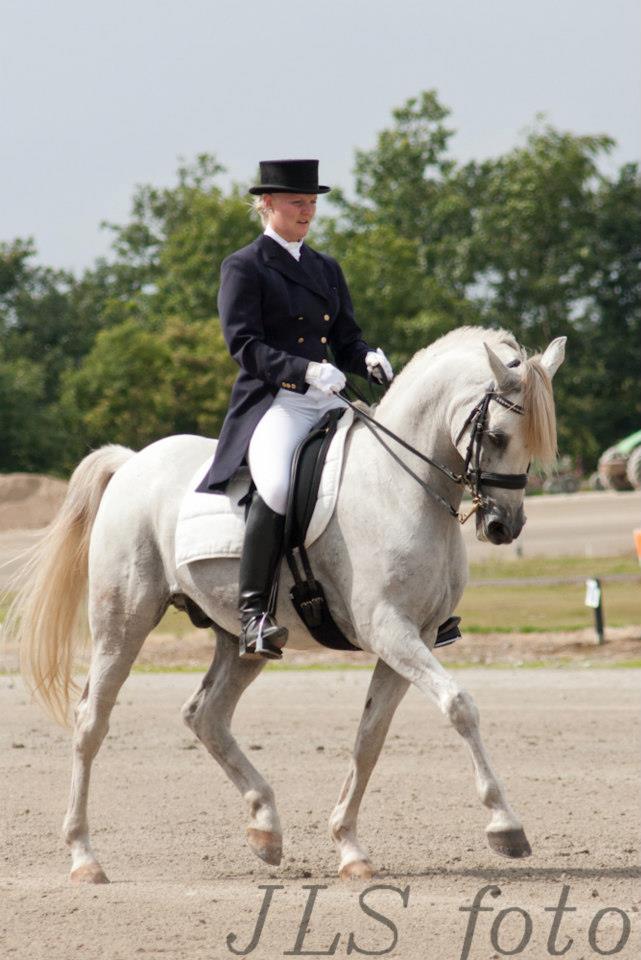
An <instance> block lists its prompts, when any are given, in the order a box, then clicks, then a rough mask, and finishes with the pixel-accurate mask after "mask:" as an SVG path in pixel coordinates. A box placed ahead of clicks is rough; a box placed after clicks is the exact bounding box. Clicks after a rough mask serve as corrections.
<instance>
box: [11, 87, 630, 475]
mask: <svg viewBox="0 0 641 960" xmlns="http://www.w3.org/2000/svg"><path fill="white" fill-rule="evenodd" d="M452 133H453V130H452V128H451V127H450V126H449V112H448V110H447V108H446V107H444V106H443V104H442V103H441V102H440V101H439V98H438V97H437V95H436V93H435V92H434V91H426V92H423V93H421V94H420V95H419V96H417V97H414V98H412V99H410V100H408V101H407V102H406V103H405V104H404V105H402V106H401V107H399V108H398V109H397V110H394V111H393V113H392V116H391V120H390V123H389V125H388V126H387V127H386V128H385V129H384V130H382V131H381V132H380V133H379V134H378V136H377V137H376V140H375V143H374V145H373V146H372V147H371V149H368V150H359V151H357V152H356V155H355V162H354V185H353V193H352V194H351V196H349V197H348V196H347V195H346V194H345V193H343V192H342V191H340V190H334V191H332V193H331V194H330V200H331V203H330V205H329V207H328V210H329V212H328V213H326V214H325V216H324V217H323V218H319V222H318V223H317V226H316V228H315V233H314V238H313V239H312V242H313V244H314V245H315V246H317V247H319V248H320V249H324V250H326V251H327V252H329V253H331V254H332V255H333V256H335V257H336V258H337V259H338V260H339V262H340V263H341V265H342V267H343V269H344V271H345V274H346V276H347V279H348V282H349V284H350V289H351V292H352V297H353V300H354V304H355V308H356V313H357V316H358V318H359V321H360V323H361V326H362V327H363V329H364V331H365V335H366V337H367V339H368V340H369V342H371V343H372V345H373V346H379V345H380V346H382V347H383V348H384V349H385V350H386V352H388V353H389V354H390V355H391V357H392V359H393V360H394V362H395V364H396V366H397V367H398V366H400V365H402V364H403V363H405V362H406V361H407V359H408V358H409V357H410V356H411V355H412V354H413V353H414V352H415V351H416V350H417V349H419V348H420V347H423V346H425V345H426V344H428V343H430V342H431V341H432V340H434V339H435V338H436V337H438V336H440V335H441V334H443V333H445V332H447V331H448V330H449V329H452V328H453V327H455V326H459V325H461V324H464V323H465V324H476V323H483V324H486V325H491V326H501V327H505V328H507V329H508V330H511V331H512V332H513V333H514V334H515V335H516V336H517V338H518V339H519V340H520V341H521V342H522V343H524V344H525V345H527V346H528V348H530V349H532V350H537V349H540V348H542V347H544V346H545V345H546V344H547V343H548V342H549V340H550V339H552V337H554V336H559V335H561V334H564V335H566V336H567V337H568V361H567V364H566V365H565V366H564V367H562V368H561V371H560V372H559V374H558V375H557V383H556V394H557V398H558V412H559V432H560V441H561V449H562V452H564V453H570V454H571V455H572V456H574V457H575V459H577V460H578V461H580V462H581V463H582V464H583V466H584V467H586V468H587V467H589V466H590V465H592V464H593V463H594V461H595V460H596V458H597V456H598V454H599V452H600V451H601V450H602V449H603V448H604V447H606V446H608V445H610V444H611V443H612V442H613V441H614V440H616V439H618V438H619V437H620V436H623V435H625V434H626V433H627V432H631V431H632V430H633V429H636V428H638V426H639V421H640V420H641V400H640V398H639V390H638V376H639V369H641V304H640V300H641V296H640V293H641V291H640V273H639V265H640V262H641V231H640V229H639V227H640V226H641V225H640V223H639V220H640V219H641V181H640V178H639V171H638V167H637V166H636V165H633V164H628V165H626V166H624V167H622V168H621V169H620V170H619V171H618V172H617V173H616V174H615V175H613V176H607V175H606V174H604V173H603V167H604V164H603V160H604V158H605V157H606V155H607V154H608V152H609V151H610V150H611V148H612V146H613V144H612V141H611V140H610V139H609V138H608V137H605V136H577V135H574V134H570V133H567V132H563V131H559V130H556V129H554V128H553V127H551V126H549V125H547V124H546V123H545V122H544V121H543V120H541V119H539V120H537V122H536V123H535V125H534V127H533V128H532V130H531V131H530V132H529V134H528V135H527V136H526V137H525V138H524V140H523V142H522V143H520V144H519V145H518V146H516V147H515V148H514V149H512V150H510V151H509V152H507V153H506V154H504V155H502V156H498V157H496V158H492V159H487V160H483V161H481V162H471V163H466V164H462V165H461V164H457V163H456V162H455V161H454V160H453V159H452V158H451V155H450V152H449V150H450V146H449V144H450V140H451V137H452ZM222 173H223V168H222V167H221V166H220V164H219V163H218V162H217V160H216V159H215V157H213V156H210V155H207V154H203V155H201V156H198V157H197V158H196V159H195V161H194V162H193V163H192V164H182V165H181V166H180V167H179V169H178V171H177V176H176V182H175V183H174V184H173V185H172V186H168V187H165V188H158V187H153V186H148V185H146V186H141V187H138V188H137V189H136V191H135V193H134V195H133V198H132V206H131V214H130V217H129V219H128V221H127V222H126V223H124V224H117V225H114V224H110V225H106V226H107V227H108V229H110V230H111V232H112V235H113V245H112V254H111V256H110V257H109V258H102V259H99V260H98V261H96V263H95V264H94V265H93V266H92V267H91V268H90V269H88V270H86V271H85V272H84V273H83V274H82V275H81V276H80V277H75V276H73V275H72V274H70V273H68V272H65V271H56V270H52V269H50V268H47V267H43V266H38V265H36V264H35V263H34V257H35V247H34V244H33V242H32V241H30V240H21V239H16V240H14V241H12V242H10V243H4V244H0V431H1V435H2V440H3V444H2V453H1V454H0V469H2V470H5V471H6V470H39V471H45V470H46V471H49V472H63V473H64V472H67V471H69V470H70V469H71V468H72V467H73V465H74V463H75V462H77V460H78V459H79V458H80V457H81V456H82V455H83V454H84V453H86V452H87V451H88V450H89V449H90V448H92V447H95V446H99V445H100V444H102V443H106V442H120V443H125V444H128V445H130V446H133V447H135V448H139V447H141V446H143V445H145V444H147V443H149V442H151V441H153V440H155V439H157V438H159V437H162V436H166V435H168V434H172V433H185V432H195V433H204V434H209V435H215V434H217V432H218V431H219V429H220V425H221V422H222V418H223V416H224V413H225V409H226V406H227V401H228V396H229V390H230V387H231V384H232V382H233V379H234V376H235V373H236V369H235V366H234V364H233V363H232V361H231V360H230V358H229V356H228V353H227V349H226V347H225V344H224V341H223V338H222V335H221V332H220V326H219V323H218V320H217V317H216V298H217V293H218V283H219V271H220V264H221V262H222V260H223V259H224V257H225V256H226V255H227V254H229V253H230V252H231V251H232V250H235V249H238V248H239V247H241V246H243V245H245V244H246V243H249V242H250V241H251V240H252V239H253V238H254V236H255V235H256V233H257V232H258V229H259V227H258V224H257V222H256V221H252V219H251V218H250V216H248V213H249V209H248V203H247V200H246V198H245V194H244V191H243V190H242V189H241V187H240V186H239V185H237V184H232V185H231V187H229V188H228V189H226V190H224V189H223V188H222V187H221V185H220V176H221V174H222Z"/></svg>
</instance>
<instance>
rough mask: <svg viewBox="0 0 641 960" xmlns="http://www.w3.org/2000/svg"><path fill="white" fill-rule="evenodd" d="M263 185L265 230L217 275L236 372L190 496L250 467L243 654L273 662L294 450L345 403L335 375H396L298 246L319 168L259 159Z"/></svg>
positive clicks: (324, 259)
mask: <svg viewBox="0 0 641 960" xmlns="http://www.w3.org/2000/svg"><path fill="white" fill-rule="evenodd" d="M260 179H261V182H260V184H258V185H257V186H255V187H252V188H251V189H250V191H249V192H250V193H251V194H254V195H255V196H256V197H257V198H258V199H257V200H256V201H255V204H254V205H255V207H256V209H257V210H258V212H259V213H260V215H261V219H262V221H263V225H264V226H265V231H264V233H263V234H262V235H261V236H259V237H258V239H256V240H254V242H253V243H250V244H249V246H247V247H243V248H242V250H237V251H236V252H235V253H233V254H231V256H229V257H227V259H226V260H225V261H224V262H223V264H222V268H221V283H220V293H219V295H218V310H219V315H220V321H221V326H222V331H223V335H224V337H225V341H226V343H227V346H228V347H229V352H230V353H231V355H232V357H233V359H234V360H235V361H236V362H237V363H238V365H239V367H240V372H239V374H238V377H237V379H236V382H235V383H234V386H233V389H232V394H231V400H230V405H229V409H228V411H227V415H226V417H225V421H224V423H223V427H222V430H221V433H220V438H219V441H218V446H217V448H216V455H215V457H214V461H213V464H212V467H211V469H210V471H209V473H208V474H207V476H206V477H205V479H204V480H203V482H202V484H201V485H200V487H199V490H201V491H210V492H217V491H220V490H223V489H224V488H225V485H226V483H227V482H228V480H229V479H230V478H231V477H232V476H233V474H234V473H235V472H236V470H237V469H238V468H239V467H240V466H241V464H242V463H243V462H245V461H247V462H248V463H249V469H250V472H251V476H252V480H253V482H254V485H255V487H256V491H255V492H254V495H253V497H252V501H251V506H250V508H249V513H248V516H247V524H246V530H245V540H244V544H243V553H242V557H241V562H240V580H239V612H240V621H241V635H240V655H241V656H248V657H257V656H259V657H265V658H268V659H280V658H281V656H282V654H281V647H282V646H284V644H285V642H286V639H287V630H286V629H285V628H284V627H280V626H278V624H277V623H276V621H275V619H274V617H273V616H272V615H271V614H270V613H269V611H268V606H269V594H270V590H271V585H272V581H273V579H274V575H275V572H276V570H277V568H278V566H279V564H280V559H281V550H282V539H283V532H284V525H285V512H286V507H287V493H288V487H289V479H290V466H291V461H292V457H293V454H294V450H295V449H296V447H297V445H298V444H299V442H300V441H301V440H302V439H303V437H304V436H305V435H306V434H307V433H308V432H309V431H310V429H311V428H312V427H313V426H314V424H315V423H317V422H318V420H320V418H321V417H322V416H323V415H324V414H325V413H326V412H327V411H328V410H331V409H332V408H335V407H342V406H345V404H344V403H343V401H342V400H341V398H340V397H339V396H338V393H339V391H340V390H342V389H343V387H344V386H345V374H344V373H343V371H347V372H350V373H358V374H360V375H361V376H367V374H368V372H369V374H370V375H372V376H374V377H375V378H377V379H378V380H381V379H382V377H381V373H380V371H381V370H383V371H384V372H385V374H386V376H387V378H388V379H390V380H391V378H392V375H393V374H392V368H391V366H390V364H389V361H388V360H387V358H386V357H385V355H384V353H383V352H382V350H380V349H379V350H377V351H374V350H372V349H371V348H370V347H369V346H368V345H367V343H366V342H365V341H364V340H363V337H362V334H361V331H360V329H359V327H358V326H357V324H356V322H355V320H354V311H353V307H352V301H351V298H350V295H349V290H348V289H347V284H346V283H345V278H344V277H343V273H342V271H341V269H340V267H339V266H338V264H337V262H336V261H335V260H333V259H332V258H331V257H328V256H326V255H325V254H322V253H318V252H316V251H315V250H312V249H311V247H308V246H307V245H306V244H304V243H303V240H304V238H305V236H306V234H307V231H308V230H309V226H310V224H311V222H312V220H313V218H314V214H315V212H316V196H317V194H319V193H327V192H328V190H329V189H330V188H329V187H326V186H322V185H319V183H318V161H317V160H269V161H262V162H261V164H260ZM328 348H329V349H331V351H332V358H330V356H329V354H328Z"/></svg>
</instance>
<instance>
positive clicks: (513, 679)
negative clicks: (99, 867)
mask: <svg viewBox="0 0 641 960" xmlns="http://www.w3.org/2000/svg"><path fill="white" fill-rule="evenodd" d="M456 676H457V678H458V679H459V681H460V682H461V683H462V684H463V685H464V686H465V687H466V688H467V689H468V690H469V691H470V692H471V693H472V694H473V695H474V697H475V699H476V701H477V703H478V705H479V707H480V709H481V717H482V730H483V733H484V736H485V740H486V743H487V745H488V748H489V749H490V752H491V755H492V758H493V760H494V762H495V765H496V767H497V770H498V771H499V773H500V774H501V777H502V779H503V781H504V782H505V783H506V786H507V788H508V793H509V796H510V798H511V802H512V803H513V805H514V807H515V809H516V810H517V811H518V812H519V814H520V815H521V817H522V818H523V821H524V825H525V828H526V831H527V833H528V836H529V839H530V841H531V843H532V847H533V855H532V857H531V858H530V859H529V860H526V861H517V862H514V861H509V860H503V859H500V858H497V857H496V855H494V854H493V853H492V852H491V851H490V850H489V848H488V847H487V846H486V843H485V840H484V833H483V830H484V825H485V822H486V816H485V811H484V809H483V808H482V807H481V806H480V804H479V803H478V801H477V798H476V795H475V792H474V784H473V779H472V775H471V768H470V762H469V759H468V756H467V753H466V749H465V747H464V745H463V743H462V742H461V741H460V740H459V738H458V737H457V735H456V733H455V732H454V730H453V729H452V728H451V727H450V726H449V724H448V723H447V722H446V721H445V719H444V718H443V717H441V715H440V714H439V713H438V712H437V711H436V709H435V708H434V707H432V706H431V705H430V704H427V703H425V702H424V701H423V699H422V698H421V696H420V695H419V694H418V693H416V692H415V691H413V690H412V691H410V692H409V694H408V696H407V697H406V699H405V700H404V702H403V703H402V705H401V707H400V708H399V711H398V713H397V715H396V718H395V720H394V723H393V725H392V728H391V731H390V735H389V738H388V742H387V745H386V748H385V751H384V753H383V756H382V758H381V760H380V762H379V765H378V767H377V769H376V771H375V773H374V776H373V779H372V782H371V784H370V788H369V791H368V793H367V794H366V797H365V801H364V805H363V811H362V817H361V824H360V835H361V838H362V840H363V841H364V842H365V844H366V846H367V847H368V848H369V851H370V853H371V856H372V860H373V862H374V863H375V864H376V866H377V867H379V869H380V876H379V877H378V878H377V879H376V880H373V881H370V882H369V883H356V884H353V885H345V884H342V883H341V882H340V881H339V880H338V879H337V877H336V866H337V864H336V860H335V856H334V852H333V849H332V846H331V843H330V841H329V839H328V836H327V829H326V823H327V818H328V815H329V813H330V811H331V809H332V806H333V804H334V802H335V800H336V797H337V795H338V791H339V787H340V784H341V781H342V779H343V777H344V775H345V773H346V769H347V763H348V758H349V755H350V750H351V745H352V742H353V738H354V734H355V730H356V725H357V722H358V717H359V715H360V710H361V706H362V704H363V702H364V698H365V692H366V688H367V684H368V681H369V674H368V673H367V672H366V671H358V672H356V671H347V672H338V671H327V672H299V671H292V672H284V671H283V672H278V671H274V672H268V673H266V674H264V675H263V676H262V677H261V678H260V679H259V680H258V681H257V682H256V683H255V684H254V685H253V687H251V688H250V690H249V691H247V693H246V695H245V697H244V699H243V700H242V701H241V704H240V706H239V709H238V712H237V717H236V722H235V730H236V734H237V736H238V739H239V741H240V743H241V744H242V745H243V747H244V749H246V750H247V751H248V753H249V756H250V758H251V759H252V761H253V762H254V763H255V764H256V765H257V766H258V767H259V768H260V769H261V771H262V772H263V774H264V775H265V776H266V777H267V779H268V780H269V781H270V782H271V784H272V785H273V787H274V789H275V791H276V796H277V799H278V802H279V806H280V812H281V818H282V821H283V827H284V833H285V843H284V859H283V863H282V865H281V867H279V868H274V867H269V866H267V865H265V864H263V863H262V862H261V861H259V860H257V859H255V858H254V856H253V855H252V854H251V852H250V851H249V849H248V848H247V846H246V845H245V842H244V824H245V810H244V808H243V806H242V803H241V801H240V799H239V797H238V795H237V794H236V791H235V789H234V788H233V787H232V786H231V784H229V783H228V782H227V780H226V779H225V777H224V775H223V774H222V772H221V771H220V769H219V768H218V767H217V766H216V765H215V764H214V763H213V761H212V760H211V759H210V758H209V757H208V755H207V754H206V753H205V751H204V749H203V748H202V747H201V746H200V745H199V744H197V743H196V741H195V740H194V738H193V736H192V734H191V733H190V731H188V729H187V728H186V727H184V726H183V725H182V723H181V721H180V717H179V714H178V710H179V707H180V704H181V703H182V702H183V701H184V700H185V699H186V698H187V696H188V695H189V694H190V692H191V691H192V689H193V688H194V686H195V685H196V684H197V683H198V680H199V678H198V676H195V675H193V674H184V673H183V674H177V673H168V674H155V675H141V674H138V675H134V676H132V677H131V678H130V680H129V681H128V682H127V684H126V685H125V687H124V688H123V691H122V693H121V696H120V700H119V704H118V706H117V707H116V709H115V711H114V714H113V718H112V729H111V732H110V734H109V736H108V738H107V740H106V742H105V744H104V745H103V748H102V751H101V752H100V754H99V756H98V759H97V761H96V765H95V768H94V777H93V780H92V795H91V803H90V820H91V823H92V826H93V838H94V844H95V848H96V851H97V853H98V856H99V857H100V859H101V862H102V864H103V866H104V868H105V870H106V872H107V874H108V875H109V877H110V880H111V883H110V884H109V885H108V886H99V887H74V886H71V885H69V884H68V882H67V879H66V876H67V870H68V859H67V852H66V849H65V847H64V845H63V843H62V841H61V840H60V834H59V831H60V824H61V821H62V817H63V813H64V808H65V804H66V795H67V790H68V781H69V736H68V734H67V733H66V732H64V731H62V730H60V729H59V728H56V727H54V726H53V725H51V723H50V722H49V721H48V720H47V719H46V718H45V717H44V716H43V715H42V714H41V713H40V712H39V710H38V709H37V708H36V707H34V706H33V705H31V704H30V703H29V701H28V698H27V696H26V695H25V693H24V691H23V688H22V686H21V683H20V681H19V679H18V678H17V677H11V676H4V677H0V702H1V703H2V718H3V723H2V728H1V731H0V737H1V739H2V750H1V752H0V756H1V757H2V783H3V787H2V795H3V803H2V837H3V840H4V842H3V844H2V860H1V862H0V891H1V897H0V956H2V957H7V958H16V960H40V958H47V960H70V958H76V957H87V958H91V960H103V958H105V960H106V958H109V960H130V958H138V957H141V958H150V960H151V958H161V957H162V958H165V957H170V958H176V960H178V958H180V960H201V958H202V960H204V958H207V960H219V958H227V957H232V956H234V955H243V956H245V955H249V956H252V957H253V958H255V960H274V958H277V957H281V956H284V955H287V956H322V955H325V956H328V955H331V954H329V953H328V952H327V951H328V950H329V949H330V947H331V946H332V945H333V941H334V940H335V938H336V936H337V935H339V939H338V942H337V944H336V947H335V952H334V954H333V956H335V957H337V958H343V957H347V956H354V957H358V956H361V955H368V954H367V953H366V951H369V955H376V956H385V957H393V958H403V960H419V958H420V960H458V958H460V957H464V956H465V952H464V949H463V945H464V940H465V933H466V927H467V924H468V918H469V916H470V914H469V913H468V912H465V908H466V907H469V905H470V904H471V902H472V900H473V898H474V896H475V894H477V892H478V891H479V890H480V889H481V888H482V887H484V886H486V885H489V884H493V885H496V886H497V887H498V888H499V889H500V893H499V894H498V895H497V896H496V898H493V897H492V896H491V895H490V894H489V893H486V894H485V897H484V900H483V905H487V906H488V907H490V908H491V909H492V912H483V913H481V914H480V915H479V918H478V923H477V926H476V931H475V933H474V936H473V939H472V942H471V946H470V949H469V954H468V955H469V957H471V958H473V960H477V958H478V960H490V958H498V957H502V956H505V955H511V956H514V955H516V956H520V957H525V958H528V960H530V958H531V960H542V958H545V957H548V956H550V955H552V950H553V949H556V950H561V949H562V948H563V947H564V946H566V945H567V944H568V943H569V941H570V939H572V943H571V945H570V946H569V947H568V949H567V952H566V953H565V954H563V956H564V957H565V958H566V960H579V958H584V960H588V958H593V957H598V956H599V955H600V954H599V950H600V951H601V955H602V954H604V953H605V952H606V951H608V950H610V951H611V950H612V948H613V947H616V944H617V941H618V940H619V939H620V937H623V938H624V937H625V935H626V930H627V923H628V922H629V924H630V932H629V936H628V939H627V942H626V943H625V945H624V946H622V948H621V950H619V951H618V952H617V953H616V954H612V955H615V956H617V957H619V958H623V960H628V958H633V957H634V958H636V957H638V956H639V955H641V954H640V948H641V944H640V933H639V912H638V911H639V906H640V897H639V894H640V891H639V877H640V875H641V871H640V869H639V848H640V843H639V819H640V817H639V799H640V793H641V791H640V776H639V775H640V772H641V770H640V767H641V753H640V750H639V726H638V713H639V710H638V708H639V685H640V684H639V681H640V679H641V674H640V673H639V672H638V671H634V670H626V669H594V668H593V669H590V670H581V669H563V670H558V669H557V670H521V671H518V670H501V671H495V670H461V671H457V672H456ZM380 884H385V885H388V887H389V888H391V889H382V888H380V887H379V885H380ZM261 885H262V887H261ZM265 885H267V886H270V885H271V886H272V887H274V888H276V887H278V889H274V892H273V894H272V896H273V901H272V905H271V907H270V909H269V911H268V913H267V916H266V919H265V924H264V929H263V932H262V935H261V937H260V940H259V942H258V944H257V945H256V946H255V948H254V949H253V950H252V951H251V952H249V953H248V952H247V950H248V948H249V947H250V946H251V943H250V941H251V940H252V934H253V931H254V927H255V924H256V919H257V916H258V912H259V908H260V905H261V902H262V899H263V896H264V895H265V890H264V889H263V888H264V887H265ZM310 887H316V888H323V889H316V892H315V893H314V890H313V889H311V890H310V889H309V888H310ZM564 890H565V891H566V892H565V896H566V906H567V908H574V909H573V910H572V911H571V912H570V910H569V909H568V911H567V912H565V913H563V914H559V915H558V918H559V919H560V920H561V924H560V929H559V931H558V934H557V936H556V940H553V941H552V942H551V943H549V942H548V938H549V935H550V930H551V926H552V924H553V922H554V917H555V914H554V913H553V912H552V911H551V910H550V909H548V908H553V907H556V906H557V905H558V903H559V898H560V897H561V895H562V894H563V892H564ZM314 896H316V900H315V904H314V908H313V910H312V912H311V917H309V921H308V924H307V928H308V931H307V933H306V934H305V927H304V926H303V928H302V930H301V931H300V932H299V927H300V924H301V919H302V916H303V910H304V908H305V904H306V903H308V898H310V897H314ZM360 897H362V905H361V902H360V901H359V898H360ZM514 908H519V910H520V911H525V912H518V911H517V910H516V909H514ZM606 908H612V909H611V910H610V912H607V913H605V914H603V913H601V914H599V911H603V910H605V909H606ZM368 909H369V911H370V912H369V913H368V912H367V910H368ZM505 910H510V911H511V912H509V913H504V914H501V912H500V911H505ZM614 910H616V911H619V912H613V911H614ZM374 911H375V913H374ZM526 914H527V916H526ZM381 918H383V919H381ZM528 918H529V920H528ZM529 924H531V933H530V936H529V940H528V941H527V942H526V941H525V934H527V933H528V929H529ZM493 929H494V944H493V943H492V930H493ZM590 929H592V943H590ZM350 933H352V934H353V939H352V941H351V943H350V940H349V935H350ZM230 934H236V939H235V940H232V941H231V943H230V944H228V936H229V935H230ZM303 935H304V939H302V940H299V942H298V944H297V937H299V936H300V938H303ZM522 939H523V947H522V949H521V950H520V951H519V952H518V953H515V948H517V947H519V942H520V941H521V940H522ZM350 946H351V948H352V949H351V952H349V948H350ZM234 950H235V951H236V953H234ZM510 951H511V953H510Z"/></svg>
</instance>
